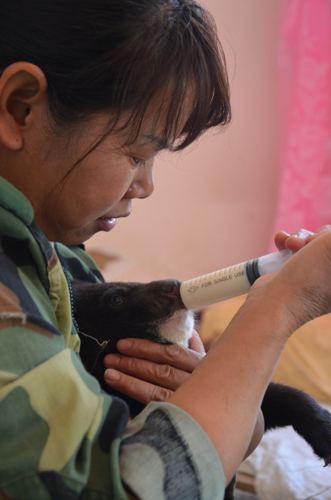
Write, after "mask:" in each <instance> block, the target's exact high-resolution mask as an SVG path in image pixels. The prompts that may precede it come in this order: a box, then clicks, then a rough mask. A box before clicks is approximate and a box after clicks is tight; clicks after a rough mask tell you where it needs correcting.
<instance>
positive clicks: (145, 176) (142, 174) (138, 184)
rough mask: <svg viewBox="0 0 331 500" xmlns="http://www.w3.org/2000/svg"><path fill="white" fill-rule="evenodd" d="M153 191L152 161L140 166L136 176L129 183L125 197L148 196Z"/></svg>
mask: <svg viewBox="0 0 331 500" xmlns="http://www.w3.org/2000/svg"><path fill="white" fill-rule="evenodd" d="M153 191H154V178H153V163H152V164H151V165H148V164H147V163H146V165H145V166H144V167H140V168H139V170H137V176H136V177H135V179H134V180H133V181H132V183H131V184H130V187H129V189H128V190H127V192H126V194H125V198H148V196H150V195H151V194H152V193H153Z"/></svg>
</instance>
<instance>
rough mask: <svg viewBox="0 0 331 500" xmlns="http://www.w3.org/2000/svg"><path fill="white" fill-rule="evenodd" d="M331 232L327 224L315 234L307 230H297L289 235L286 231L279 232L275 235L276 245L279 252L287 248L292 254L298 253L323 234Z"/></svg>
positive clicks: (330, 227)
mask: <svg viewBox="0 0 331 500" xmlns="http://www.w3.org/2000/svg"><path fill="white" fill-rule="evenodd" d="M330 230H331V226H330V225H329V224H325V225H324V226H322V227H320V228H319V229H318V230H317V231H316V232H315V233H313V232H312V231H308V230H307V229H297V230H296V231H293V233H291V234H288V233H286V232H285V231H279V232H278V233H277V234H276V235H275V244H276V247H277V248H278V250H284V249H285V248H287V249H289V250H292V252H297V251H298V250H300V249H301V248H303V247H304V246H305V245H306V244H307V243H309V242H310V241H312V240H314V239H315V238H318V237H319V236H321V235H322V234H325V233H327V232H329V231H330Z"/></svg>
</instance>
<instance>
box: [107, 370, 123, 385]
mask: <svg viewBox="0 0 331 500" xmlns="http://www.w3.org/2000/svg"><path fill="white" fill-rule="evenodd" d="M105 378H106V379H107V380H109V382H117V381H118V380H119V379H120V374H119V373H118V372H117V371H116V370H112V369H111V368H108V370H106V371H105Z"/></svg>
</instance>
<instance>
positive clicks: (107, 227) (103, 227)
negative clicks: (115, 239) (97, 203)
mask: <svg viewBox="0 0 331 500" xmlns="http://www.w3.org/2000/svg"><path fill="white" fill-rule="evenodd" d="M97 225H98V228H99V229H100V231H105V232H109V231H111V230H112V229H114V227H115V226H116V219H115V218H114V217H111V218H109V217H99V219H97Z"/></svg>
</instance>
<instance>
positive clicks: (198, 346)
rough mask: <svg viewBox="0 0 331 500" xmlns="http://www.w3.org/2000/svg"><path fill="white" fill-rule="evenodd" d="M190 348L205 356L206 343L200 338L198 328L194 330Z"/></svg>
mask: <svg viewBox="0 0 331 500" xmlns="http://www.w3.org/2000/svg"><path fill="white" fill-rule="evenodd" d="M190 349H192V350H193V351H196V352H198V353H199V354H201V355H202V356H204V355H205V354H206V351H205V348H204V345H203V343H202V340H201V338H200V335H199V334H198V332H197V331H196V330H193V334H192V337H191V338H190Z"/></svg>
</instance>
